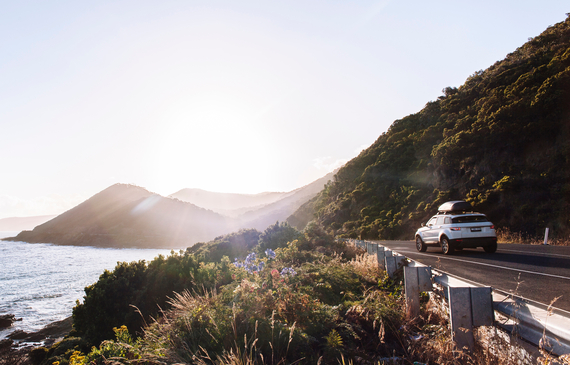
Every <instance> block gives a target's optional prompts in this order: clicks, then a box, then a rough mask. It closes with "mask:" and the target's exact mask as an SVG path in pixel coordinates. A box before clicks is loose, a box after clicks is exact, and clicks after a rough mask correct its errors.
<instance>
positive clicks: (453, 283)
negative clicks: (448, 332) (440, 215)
mask: <svg viewBox="0 0 570 365" xmlns="http://www.w3.org/2000/svg"><path fill="white" fill-rule="evenodd" d="M349 241H350V242H352V243H353V244H355V245H356V246H357V247H360V248H362V249H364V250H366V251H367V253H368V254H371V255H372V254H376V256H377V258H378V264H379V265H382V266H383V267H384V269H386V271H387V272H388V274H389V275H390V276H391V275H392V273H393V271H395V269H396V268H397V267H396V266H397V261H398V258H403V257H405V256H403V255H400V254H398V253H397V251H392V250H389V249H387V248H383V249H380V248H379V247H383V246H380V245H378V244H377V243H374V242H370V241H363V240H349ZM380 251H383V253H382V254H380ZM381 258H384V260H383V261H384V262H380V259H381ZM406 259H407V261H408V262H409V263H408V266H411V267H426V265H423V264H421V263H419V262H417V261H414V260H411V259H409V258H406ZM429 271H430V272H431V281H432V283H434V284H437V285H439V286H440V287H442V288H443V292H444V296H445V298H446V300H447V301H448V303H450V307H453V304H452V302H451V301H450V293H451V292H458V293H459V295H455V294H452V295H455V296H456V297H458V298H459V297H461V296H463V298H464V299H462V300H463V301H471V303H468V304H466V305H467V306H465V305H457V304H455V306H456V307H458V311H459V314H456V315H455V316H456V317H457V316H459V317H462V319H460V321H461V320H463V321H465V317H466V316H467V317H469V319H468V321H471V323H472V324H473V326H476V325H481V324H483V325H486V324H489V322H488V320H487V319H486V317H488V313H489V311H490V312H491V323H494V324H495V325H497V326H500V327H502V328H504V329H507V330H510V331H511V332H516V335H518V336H520V337H521V338H523V339H525V340H526V341H528V342H530V343H532V344H534V345H535V346H537V347H539V346H541V347H542V348H544V349H546V350H548V351H550V352H552V353H553V354H555V355H558V356H560V355H563V354H569V353H570V312H567V311H564V310H561V309H557V308H551V307H548V306H546V305H544V304H541V303H537V302H533V301H530V300H527V299H525V298H521V297H517V296H515V295H512V294H508V293H505V292H502V291H500V290H497V289H492V288H490V287H485V286H483V285H482V284H479V283H475V282H472V281H468V280H466V279H462V278H460V277H457V276H454V275H450V274H448V273H445V272H442V271H439V270H434V269H431V270H429ZM420 281H421V280H420ZM470 288H488V289H489V291H490V292H491V296H492V300H491V301H490V303H489V304H487V302H488V301H487V298H486V295H485V294H484V293H485V291H483V292H481V291H480V290H479V291H478V294H473V293H475V292H476V291H477V290H473V289H470ZM455 289H464V290H463V291H462V292H460V291H457V290H455ZM465 290H467V291H465ZM406 291H408V290H406ZM469 292H470V293H471V294H469ZM465 293H467V294H465ZM481 293H483V294H481ZM465 298H470V299H465ZM407 301H408V299H407ZM412 302H413V299H412ZM481 303H484V304H481ZM489 306H491V308H488V307H489ZM481 307H486V308H481ZM467 308H470V309H467ZM493 311H494V312H495V313H496V314H498V316H499V317H502V318H505V319H506V321H505V322H504V323H501V322H500V321H497V320H496V319H493V318H492V313H493ZM466 312H471V314H469V315H467V314H466ZM481 312H482V313H481ZM450 318H451V321H452V322H453V321H454V313H453V308H451V309H450ZM478 318H484V319H483V320H479V319H478ZM460 325H461V326H462V327H465V324H464V322H463V323H460ZM453 327H454V324H453V323H452V333H455V331H454V328H453ZM463 332H464V331H463ZM458 333H461V331H459V332H458ZM456 340H459V341H457V342H458V343H459V342H461V341H463V340H462V339H460V338H458V339H456ZM467 342H469V341H467Z"/></svg>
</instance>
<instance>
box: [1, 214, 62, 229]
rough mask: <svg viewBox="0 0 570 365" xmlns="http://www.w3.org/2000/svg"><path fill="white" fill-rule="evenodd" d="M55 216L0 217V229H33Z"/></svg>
mask: <svg viewBox="0 0 570 365" xmlns="http://www.w3.org/2000/svg"><path fill="white" fill-rule="evenodd" d="M52 218H55V215H38V216H35V217H10V218H2V219H0V231H23V230H25V229H33V228H34V227H35V226H38V225H40V224H42V223H45V222H47V221H49V220H50V219H52Z"/></svg>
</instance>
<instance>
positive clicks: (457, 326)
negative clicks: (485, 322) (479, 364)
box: [449, 287, 475, 352]
mask: <svg viewBox="0 0 570 365" xmlns="http://www.w3.org/2000/svg"><path fill="white" fill-rule="evenodd" d="M449 311H450V321H451V338H452V340H453V341H455V344H456V346H457V349H458V350H461V351H465V352H469V351H471V350H472V349H473V347H474V345H475V339H474V337H473V319H472V316H471V291H470V290H469V288H453V287H449Z"/></svg>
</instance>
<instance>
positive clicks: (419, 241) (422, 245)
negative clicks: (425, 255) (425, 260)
mask: <svg viewBox="0 0 570 365" xmlns="http://www.w3.org/2000/svg"><path fill="white" fill-rule="evenodd" d="M416 249H417V250H418V251H419V252H426V250H427V246H426V244H425V243H424V241H422V238H421V237H420V236H416Z"/></svg>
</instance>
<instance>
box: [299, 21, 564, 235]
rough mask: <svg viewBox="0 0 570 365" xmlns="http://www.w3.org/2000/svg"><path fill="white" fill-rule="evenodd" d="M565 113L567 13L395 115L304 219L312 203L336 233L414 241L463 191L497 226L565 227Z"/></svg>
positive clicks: (531, 230)
mask: <svg viewBox="0 0 570 365" xmlns="http://www.w3.org/2000/svg"><path fill="white" fill-rule="evenodd" d="M569 115H570V18H568V19H567V20H566V21H565V22H562V23H559V24H556V25H554V26H552V27H549V28H548V29H547V30H546V31H544V32H543V33H542V34H541V35H540V36H537V37H535V38H533V39H531V40H529V42H527V43H526V44H525V45H523V46H522V47H520V48H518V49H517V50H515V51H514V52H513V53H511V54H509V55H507V57H506V58H505V59H504V60H502V61H499V62H496V63H495V64H494V65H492V66H491V67H489V68H488V69H487V70H484V71H479V72H476V73H474V74H473V75H472V76H470V77H469V78H468V79H467V81H466V82H465V84H464V85H462V86H460V87H459V88H450V87H448V88H445V89H444V95H443V96H441V97H439V98H438V100H436V101H433V102H429V103H427V104H426V106H425V107H424V108H423V109H422V110H421V111H420V112H418V113H416V114H412V115H409V116H407V117H405V118H403V119H401V120H397V121H395V122H394V123H393V124H392V126H391V127H390V128H389V130H388V131H387V132H386V133H384V134H382V135H381V136H380V137H379V138H378V139H377V140H376V142H375V143H374V144H373V145H372V146H371V147H370V148H368V149H366V150H365V151H363V152H362V153H361V154H360V155H359V156H358V157H357V158H355V159H353V160H351V161H350V162H348V163H347V164H346V165H345V166H344V167H343V168H341V169H340V171H339V172H338V173H337V174H336V176H335V181H334V182H333V183H332V184H330V185H328V186H327V187H326V189H325V190H324V191H323V192H322V193H321V194H320V195H319V197H318V198H317V199H315V200H314V201H311V202H309V203H307V205H305V206H304V207H302V210H301V211H300V212H298V213H297V215H301V214H302V215H303V219H301V218H299V219H298V220H299V221H303V220H304V221H306V220H307V215H308V214H307V210H310V211H312V212H313V213H315V214H316V217H317V218H318V221H319V222H320V224H322V225H323V226H324V227H325V228H327V229H328V230H329V231H331V232H332V233H334V234H336V235H340V236H348V237H359V236H360V237H368V238H378V237H379V238H385V239H394V238H406V239H412V238H413V234H414V232H415V229H416V228H417V227H418V226H419V224H420V223H421V222H425V221H426V220H427V219H428V217H429V216H431V215H432V214H434V213H435V212H436V210H437V207H438V205H439V204H441V203H442V202H444V201H447V200H455V199H465V200H467V201H469V202H470V203H471V204H472V205H473V206H474V207H475V209H476V210H480V211H483V212H485V213H487V214H488V215H489V216H490V218H491V219H492V220H493V222H495V224H497V225H498V226H499V227H508V228H509V229H511V230H514V231H522V232H524V233H528V234H532V235H534V234H541V233H543V232H544V228H545V227H550V229H551V233H552V234H555V235H559V236H562V235H568V234H569V233H570V166H569V158H570V118H569ZM311 206H312V207H311ZM293 218H295V217H293Z"/></svg>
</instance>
